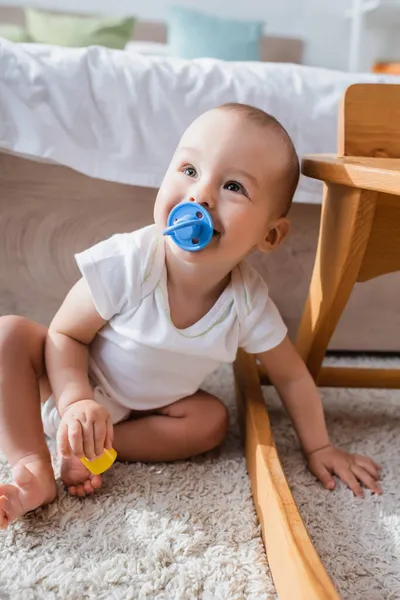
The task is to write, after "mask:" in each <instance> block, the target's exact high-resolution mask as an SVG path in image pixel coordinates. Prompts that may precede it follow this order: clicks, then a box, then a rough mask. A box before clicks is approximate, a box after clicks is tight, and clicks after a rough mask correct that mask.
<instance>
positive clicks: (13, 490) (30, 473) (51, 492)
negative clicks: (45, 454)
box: [0, 457, 57, 529]
mask: <svg viewBox="0 0 400 600" xmlns="http://www.w3.org/2000/svg"><path fill="white" fill-rule="evenodd" d="M13 477H14V482H13V483H12V484H0V529H6V528H7V527H8V525H9V524H10V523H11V522H12V521H14V520H15V519H16V518H17V517H20V516H21V515H24V514H25V513H27V512H29V511H31V510H34V509H35V508H38V507H39V506H42V505H44V504H49V503H50V502H52V501H53V500H54V498H55V497H56V495H57V487H56V482H55V480H54V474H53V470H52V468H51V464H50V463H49V460H48V459H47V460H46V459H44V458H41V457H30V459H29V460H28V461H27V460H26V459H23V460H21V461H19V462H18V463H17V464H16V465H14V467H13Z"/></svg>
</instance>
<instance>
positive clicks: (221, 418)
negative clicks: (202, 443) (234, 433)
mask: <svg viewBox="0 0 400 600" xmlns="http://www.w3.org/2000/svg"><path fill="white" fill-rule="evenodd" d="M208 408H209V410H206V411H205V416H206V422H207V427H206V429H207V433H206V436H207V446H209V448H210V449H211V448H215V447H216V446H219V444H221V442H222V441H223V440H224V439H225V437H226V434H227V431H228V426H229V412H228V409H227V408H226V406H225V404H223V403H222V402H221V400H218V399H217V398H214V399H213V401H212V405H211V406H209V407H208Z"/></svg>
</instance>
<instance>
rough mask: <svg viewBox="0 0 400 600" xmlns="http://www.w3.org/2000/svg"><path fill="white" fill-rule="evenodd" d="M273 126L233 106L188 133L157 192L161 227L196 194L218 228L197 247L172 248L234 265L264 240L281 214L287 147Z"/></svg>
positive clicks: (207, 116) (192, 259) (172, 245)
mask: <svg viewBox="0 0 400 600" xmlns="http://www.w3.org/2000/svg"><path fill="white" fill-rule="evenodd" d="M281 146H282V145H281V144H279V140H277V138H276V136H275V135H274V133H273V132H271V133H269V132H268V131H265V129H261V128H260V126H259V125H257V124H255V123H252V122H250V121H249V120H247V119H245V118H244V117H243V115H241V114H237V113H236V112H233V111H224V110H212V111H209V112H208V113H205V114H204V115H202V116H201V117H199V118H198V119H197V120H196V121H195V122H194V123H193V124H192V125H191V126H190V127H189V128H188V129H187V130H186V132H185V133H184V134H183V136H182V139H181V141H180V143H179V146H178V148H177V150H176V152H175V154H174V157H173V159H172V161H171V164H170V166H169V168H168V171H167V173H166V175H165V178H164V180H163V183H162V185H161V188H160V190H159V193H158V195H157V199H156V203H155V208H154V218H155V222H156V224H157V226H158V227H159V229H160V230H161V231H162V230H163V229H164V228H165V227H166V226H167V219H168V215H169V213H170V211H171V210H172V208H174V206H176V205H177V204H179V203H181V202H186V201H190V200H195V201H196V202H198V203H199V204H202V205H203V206H204V207H205V208H206V209H207V210H208V211H209V213H210V214H211V217H212V219H213V222H214V228H215V230H216V232H217V233H215V234H214V236H213V238H212V240H211V242H210V243H209V245H208V246H207V247H206V248H204V249H203V250H200V251H198V252H186V251H184V250H181V249H180V248H179V247H178V246H177V245H176V244H175V243H174V242H173V241H172V240H171V239H170V238H169V237H167V242H168V243H169V244H170V248H171V250H172V252H173V253H174V254H176V255H178V256H181V257H182V258H183V259H184V260H187V261H190V262H195V261H204V260H209V259H211V260H213V261H215V260H219V261H222V262H223V263H224V264H226V265H227V266H228V267H229V268H232V267H234V266H235V265H236V264H237V263H238V262H240V261H241V260H242V259H243V258H245V257H246V256H247V255H248V254H249V253H250V252H251V251H252V250H253V249H254V248H256V247H260V245H262V243H263V242H264V240H265V238H266V236H267V235H268V232H269V230H270V229H272V228H273V227H274V222H275V221H276V219H277V218H278V217H279V216H280V215H279V214H278V212H277V211H278V210H279V203H278V202H277V201H276V198H274V188H275V189H276V179H277V174H278V173H279V166H280V165H281V164H282V162H280V161H282V152H283V150H282V148H281Z"/></svg>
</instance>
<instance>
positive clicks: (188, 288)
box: [165, 244, 231, 301]
mask: <svg viewBox="0 0 400 600" xmlns="http://www.w3.org/2000/svg"><path fill="white" fill-rule="evenodd" d="M165 262H166V267H167V279H168V287H170V288H174V289H179V291H180V293H181V294H182V295H183V296H186V297H187V298H190V297H192V296H193V297H196V298H198V299H200V298H214V301H216V300H217V299H218V297H219V296H220V295H221V294H222V292H223V291H224V289H225V288H226V286H227V284H228V283H229V281H230V277H231V273H230V270H228V269H224V268H223V267H222V266H221V265H198V264H196V265H194V264H191V263H185V262H183V261H181V260H179V259H178V258H177V257H176V256H175V255H174V254H173V252H171V250H170V249H169V248H168V244H166V253H165ZM227 271H228V272H227Z"/></svg>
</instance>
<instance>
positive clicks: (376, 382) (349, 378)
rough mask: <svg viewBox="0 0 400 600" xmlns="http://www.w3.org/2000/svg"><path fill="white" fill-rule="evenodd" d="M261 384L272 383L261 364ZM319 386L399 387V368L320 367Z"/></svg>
mask: <svg viewBox="0 0 400 600" xmlns="http://www.w3.org/2000/svg"><path fill="white" fill-rule="evenodd" d="M257 371H258V376H259V378H260V383H261V385H272V384H271V382H270V380H269V378H268V375H267V373H266V372H265V370H264V369H263V367H262V366H261V365H257ZM317 385H318V386H319V387H343V388H384V389H400V370H399V369H364V368H355V367H322V369H321V371H320V372H319V375H318V379H317Z"/></svg>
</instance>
